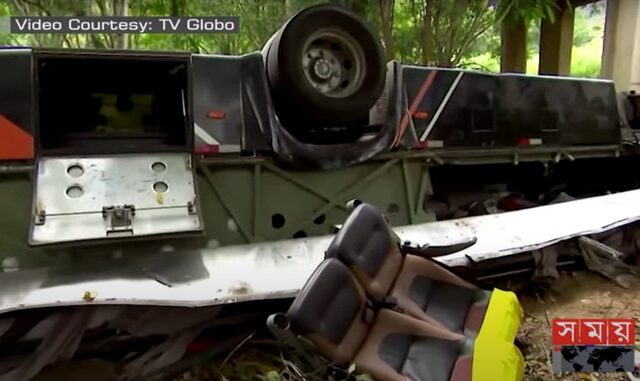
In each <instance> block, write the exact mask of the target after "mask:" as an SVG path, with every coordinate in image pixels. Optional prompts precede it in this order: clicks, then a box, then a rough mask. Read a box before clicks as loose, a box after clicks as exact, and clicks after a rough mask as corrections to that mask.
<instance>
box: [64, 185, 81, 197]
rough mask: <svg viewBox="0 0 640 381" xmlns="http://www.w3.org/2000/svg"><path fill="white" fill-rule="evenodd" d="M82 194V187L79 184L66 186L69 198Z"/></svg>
mask: <svg viewBox="0 0 640 381" xmlns="http://www.w3.org/2000/svg"><path fill="white" fill-rule="evenodd" d="M83 194H84V191H83V190H82V187H81V186H80V185H72V186H70V187H69V188H67V196H69V197H71V198H78V197H80V196H82V195H83Z"/></svg>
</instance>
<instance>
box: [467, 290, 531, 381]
mask: <svg viewBox="0 0 640 381" xmlns="http://www.w3.org/2000/svg"><path fill="white" fill-rule="evenodd" d="M522 316H523V311H522V307H521V306H520V303H519V302H518V298H517V297H516V295H515V294H514V293H513V292H510V291H502V290H499V289H494V290H493V292H492V293H491V299H490V300H489V305H488V307H487V312H486V313H485V316H484V320H483V322H482V327H480V332H478V336H477V337H476V340H475V345H474V348H473V365H472V371H471V380H472V381H521V380H522V379H523V378H524V358H523V357H522V353H521V352H520V350H519V349H518V348H517V347H516V346H515V345H514V343H513V342H514V340H515V338H516V335H517V333H518V328H519V327H520V321H521V320H522Z"/></svg>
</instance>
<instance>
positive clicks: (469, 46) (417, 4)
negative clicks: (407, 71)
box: [0, 0, 605, 77]
mask: <svg viewBox="0 0 640 381" xmlns="http://www.w3.org/2000/svg"><path fill="white" fill-rule="evenodd" d="M324 2H327V1H326V0H217V1H216V0H73V1H70V0H0V17H2V16H11V15H33V16H35V15H42V16H45V15H68V16H112V15H117V16H122V15H131V16H164V15H170V16H200V15H218V16H223V15H229V16H240V18H241V32H240V33H239V34H226V35H224V34H178V35H162V34H145V35H138V34H130V35H100V34H92V35H71V34H68V35H67V34H38V35H29V36H26V35H10V34H0V45H27V46H46V47H70V48H120V49H152V50H180V51H191V52H197V53H210V54H213V53H219V54H242V53H247V52H250V51H255V50H258V49H260V48H261V46H262V45H263V44H264V42H265V41H266V40H267V39H268V38H269V36H271V34H272V33H273V32H274V31H275V30H277V29H278V27H279V26H280V25H281V24H282V23H283V22H284V21H285V20H286V19H287V18H288V17H289V16H291V15H292V14H293V13H295V12H296V11H298V10H300V9H302V8H305V7H308V6H311V5H314V4H319V3H324ZM332 2H334V3H339V4H341V5H343V6H346V7H348V8H350V9H351V10H353V11H354V12H356V13H358V14H360V15H361V16H363V17H365V18H367V19H368V20H370V21H371V22H373V23H374V24H375V26H376V27H377V29H378V31H379V33H380V37H381V40H382V41H383V44H384V45H385V48H386V50H387V53H388V56H389V57H393V58H396V59H399V60H401V61H403V62H405V63H412V64H425V65H438V66H457V67H464V68H469V69H475V70H488V71H498V70H499V67H500V65H499V54H500V25H501V22H502V21H503V20H505V19H508V18H509V17H520V18H524V19H526V20H528V21H527V22H528V23H529V34H528V36H529V43H528V46H529V51H528V65H527V72H528V73H536V72H537V66H538V52H537V50H538V38H539V30H540V26H539V25H540V20H541V19H543V18H548V19H553V17H554V12H555V8H556V7H557V5H556V3H555V0H338V1H336V0H334V1H332ZM604 7H605V1H604V0H601V1H599V2H598V3H595V4H592V5H589V6H584V7H579V8H577V9H576V14H575V32H574V49H573V57H572V67H571V69H572V74H573V75H577V76H589V77H596V76H598V74H599V72H600V57H601V53H602V36H603V26H604Z"/></svg>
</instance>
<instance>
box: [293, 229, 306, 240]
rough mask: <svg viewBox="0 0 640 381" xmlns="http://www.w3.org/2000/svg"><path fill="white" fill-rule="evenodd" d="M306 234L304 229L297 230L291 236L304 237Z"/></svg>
mask: <svg viewBox="0 0 640 381" xmlns="http://www.w3.org/2000/svg"><path fill="white" fill-rule="evenodd" d="M306 236H307V233H306V232H305V231H304V230H298V231H297V232H295V234H294V235H293V238H305V237H306Z"/></svg>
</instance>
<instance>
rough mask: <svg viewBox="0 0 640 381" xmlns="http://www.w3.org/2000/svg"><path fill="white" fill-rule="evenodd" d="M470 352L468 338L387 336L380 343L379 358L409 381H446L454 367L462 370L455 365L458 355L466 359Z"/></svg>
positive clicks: (470, 345) (471, 348) (457, 372)
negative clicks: (460, 339) (409, 380)
mask: <svg viewBox="0 0 640 381" xmlns="http://www.w3.org/2000/svg"><path fill="white" fill-rule="evenodd" d="M472 351H473V341H472V340H470V339H465V340H463V341H455V340H446V339H440V338H435V337H411V336H408V335H389V336H387V337H385V339H384V340H383V342H382V346H381V348H380V358H381V359H382V360H383V361H385V362H386V363H387V364H389V365H390V366H392V367H393V368H394V369H396V370H397V371H398V373H401V374H402V375H404V376H407V377H409V378H410V379H411V380H416V381H422V380H424V381H449V380H450V379H451V376H452V375H453V373H454V372H453V371H454V368H455V367H456V366H458V367H459V368H463V367H464V366H463V365H464V364H462V363H460V364H457V362H458V360H459V359H460V358H461V356H464V357H469V356H470V355H471V353H472ZM465 364H466V363H465ZM465 370H466V369H465ZM461 373H464V371H461V370H460V369H457V371H456V374H458V375H459V374H461ZM469 373H470V369H469ZM457 378H458V379H459V378H460V377H459V376H458V377H457ZM467 381H470V378H469V379H468V380H467Z"/></svg>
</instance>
